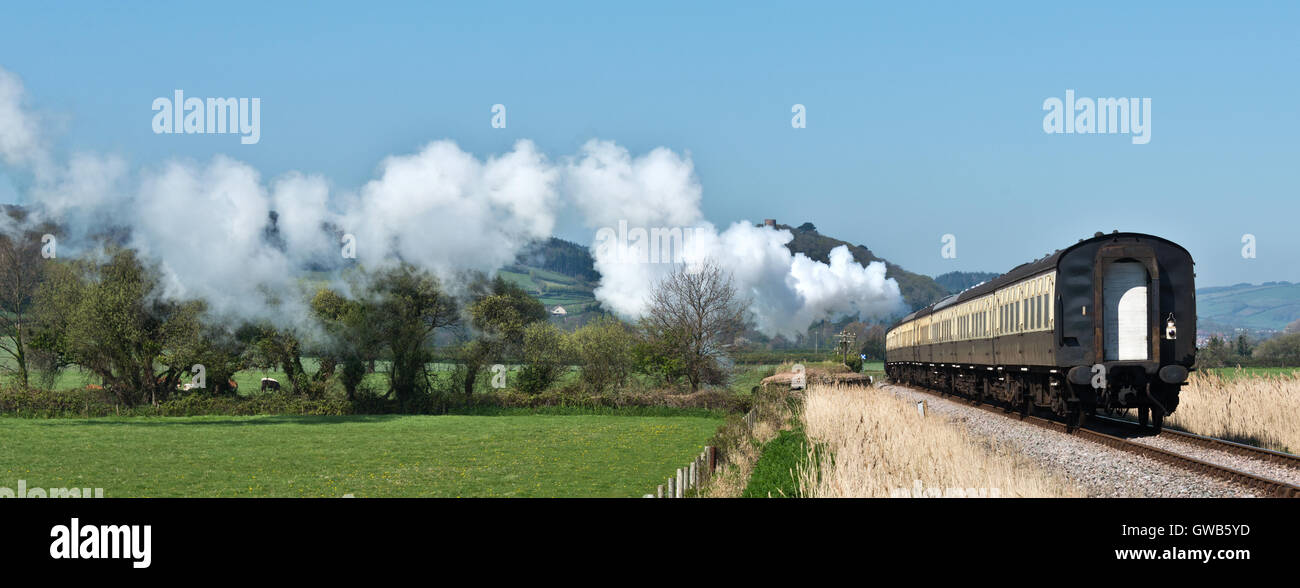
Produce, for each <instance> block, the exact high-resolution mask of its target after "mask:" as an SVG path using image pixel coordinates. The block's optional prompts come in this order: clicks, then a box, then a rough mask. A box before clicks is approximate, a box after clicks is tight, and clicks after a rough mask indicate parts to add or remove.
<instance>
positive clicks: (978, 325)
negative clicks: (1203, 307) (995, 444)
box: [885, 232, 1196, 428]
mask: <svg viewBox="0 0 1300 588" xmlns="http://www.w3.org/2000/svg"><path fill="white" fill-rule="evenodd" d="M1195 339H1196V293H1195V272H1194V268H1193V261H1192V258H1191V255H1190V254H1189V253H1188V252H1187V250H1186V249H1183V248H1182V247H1181V246H1179V245H1177V244H1175V243H1173V242H1171V241H1168V240H1165V239H1162V238H1160V237H1155V236H1152V235H1145V234H1140V233H1119V232H1115V233H1111V234H1109V235H1105V234H1102V233H1098V234H1097V235H1096V236H1094V237H1093V238H1091V239H1086V240H1082V241H1080V242H1079V243H1077V244H1075V245H1073V246H1070V247H1067V248H1065V249H1062V250H1059V251H1057V252H1055V253H1053V254H1051V255H1048V256H1046V257H1044V258H1042V259H1039V260H1036V261H1033V262H1030V263H1026V264H1022V265H1020V266H1019V267H1016V268H1015V269H1013V270H1011V271H1010V272H1007V273H1006V274H1004V275H1002V276H999V277H997V278H995V279H993V280H990V281H988V282H986V283H983V284H980V285H978V286H975V287H973V288H971V289H969V290H966V291H964V292H962V293H960V294H956V295H953V296H949V297H947V298H945V299H943V300H940V301H938V302H936V303H934V304H932V305H930V306H928V307H926V308H923V309H921V310H918V311H916V312H913V313H912V314H909V315H907V316H906V317H903V319H902V320H901V321H899V322H898V323H897V324H895V325H894V326H893V327H891V328H890V330H889V331H888V332H887V333H886V335H885V350H886V351H885V355H886V361H885V371H886V373H887V374H888V375H889V376H890V377H891V378H893V379H895V380H898V381H902V382H906V383H911V384H916V385H922V386H926V387H930V388H934V389H937V390H940V391H943V392H950V393H962V394H966V395H968V396H971V397H974V398H981V399H989V400H998V401H1001V402H1003V403H1005V404H1006V405H1007V406H1009V407H1015V408H1018V409H1019V410H1021V411H1022V412H1029V411H1030V410H1031V408H1033V407H1039V408H1044V409H1048V410H1051V411H1052V412H1054V413H1056V414H1057V415H1060V416H1062V417H1064V418H1066V419H1068V420H1069V421H1071V422H1072V424H1078V422H1079V420H1080V419H1081V418H1082V416H1083V415H1086V414H1090V413H1092V412H1094V411H1095V410H1096V409H1097V408H1108V409H1124V408H1136V409H1137V411H1138V418H1139V421H1140V422H1141V423H1142V424H1144V425H1145V424H1147V422H1148V420H1149V421H1150V422H1151V423H1152V424H1153V425H1154V426H1155V427H1156V428H1159V427H1160V426H1161V423H1162V420H1163V418H1164V416H1165V415H1167V414H1170V413H1172V412H1173V411H1174V409H1176V408H1177V406H1178V391H1179V389H1180V388H1181V386H1183V385H1184V384H1185V383H1186V381H1187V375H1188V372H1189V371H1190V370H1191V369H1192V365H1193V363H1194V362H1195V358H1196V345H1195Z"/></svg>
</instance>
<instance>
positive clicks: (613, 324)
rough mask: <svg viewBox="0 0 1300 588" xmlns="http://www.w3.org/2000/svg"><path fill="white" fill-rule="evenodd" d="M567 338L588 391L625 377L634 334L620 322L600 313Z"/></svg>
mask: <svg viewBox="0 0 1300 588" xmlns="http://www.w3.org/2000/svg"><path fill="white" fill-rule="evenodd" d="M569 340H570V341H571V342H572V345H571V348H572V350H573V354H574V356H575V359H577V360H578V363H580V364H581V365H582V375H581V379H582V383H583V385H584V386H586V387H587V389H588V390H589V391H591V392H594V393H597V394H599V393H603V392H605V391H606V390H609V389H611V388H615V387H618V386H622V385H623V384H624V383H625V382H626V381H627V377H628V374H629V373H630V372H631V371H632V344H633V342H634V338H633V336H632V333H631V332H630V331H629V330H628V328H627V326H626V325H624V324H623V323H622V322H619V321H618V320H617V319H614V318H610V317H604V316H602V317H600V318H597V319H596V320H594V321H592V322H589V323H587V324H586V325H584V326H583V327H582V328H580V329H578V330H576V331H574V332H573V334H572V335H569Z"/></svg>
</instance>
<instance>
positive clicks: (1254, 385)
mask: <svg viewBox="0 0 1300 588" xmlns="http://www.w3.org/2000/svg"><path fill="white" fill-rule="evenodd" d="M1165 424H1166V425H1167V426H1171V427H1175V428H1178V429H1182V430H1184V431H1187V432H1190V433H1196V434H1198V435H1207V436H1210V437H1219V438H1221V439H1230V440H1235V441H1240V442H1243V443H1249V444H1251V445H1258V446H1260V447H1267V448H1269V449H1274V450H1277V451H1287V452H1291V453H1297V452H1300V378H1297V377H1296V376H1292V375H1249V374H1247V373H1245V372H1243V371H1242V370H1241V369H1240V368H1238V369H1237V371H1236V373H1234V374H1233V375H1232V377H1230V378H1224V377H1221V376H1220V375H1218V374H1216V373H1213V372H1195V373H1193V374H1192V377H1191V378H1190V379H1189V380H1188V384H1187V385H1186V386H1184V387H1183V390H1182V392H1181V393H1180V394H1179V402H1178V408H1177V410H1175V411H1174V414H1172V415H1170V416H1169V418H1168V419H1166V420H1165Z"/></svg>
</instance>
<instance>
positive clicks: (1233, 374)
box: [1200, 367, 1300, 380]
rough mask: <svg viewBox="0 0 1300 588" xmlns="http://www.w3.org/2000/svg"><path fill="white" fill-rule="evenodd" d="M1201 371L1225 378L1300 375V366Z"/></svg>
mask: <svg viewBox="0 0 1300 588" xmlns="http://www.w3.org/2000/svg"><path fill="white" fill-rule="evenodd" d="M1200 371H1202V372H1206V373H1210V374H1214V375H1216V376H1219V377H1220V378H1223V379H1225V380H1232V379H1234V378H1237V377H1254V376H1300V367H1243V368H1236V367H1230V368H1208V369H1203V370H1200Z"/></svg>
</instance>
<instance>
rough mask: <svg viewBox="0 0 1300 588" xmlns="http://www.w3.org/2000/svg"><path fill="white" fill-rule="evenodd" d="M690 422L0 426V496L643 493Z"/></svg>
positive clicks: (703, 420) (701, 435) (202, 421)
mask: <svg viewBox="0 0 1300 588" xmlns="http://www.w3.org/2000/svg"><path fill="white" fill-rule="evenodd" d="M719 424H721V420H720V419H717V418H709V417H703V416H698V417H697V416H667V417H644V416H618V415H573V416H551V415H521V416H351V417H298V416H275V417H185V418H144V417H139V418H121V419H112V418H108V419H51V420H38V419H19V418H0V431H3V434H2V437H3V442H0V486H4V487H8V488H16V487H17V484H18V480H20V479H21V480H26V483H27V487H29V488H31V487H41V488H65V487H66V488H73V487H77V488H80V487H92V488H94V487H97V488H103V489H104V495H105V496H109V497H141V496H144V497H155V496H195V497H214V496H226V497H232V496H233V497H262V496H285V497H298V496H324V497H340V496H343V495H344V494H353V495H355V496H357V497H371V496H501V497H537V496H565V497H619V496H640V495H641V494H644V493H647V492H653V490H654V488H655V486H656V485H657V484H660V483H662V482H663V480H664V479H665V478H667V477H668V476H669V475H670V474H671V473H672V472H673V471H674V470H675V469H676V468H678V467H681V466H682V465H683V464H685V463H688V462H689V461H690V460H691V458H692V457H693V456H695V455H697V454H698V453H699V451H700V449H701V447H702V446H703V445H704V444H705V442H706V441H707V440H708V439H709V437H710V436H712V435H713V432H714V431H715V430H716V429H717V428H718V425H719Z"/></svg>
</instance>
